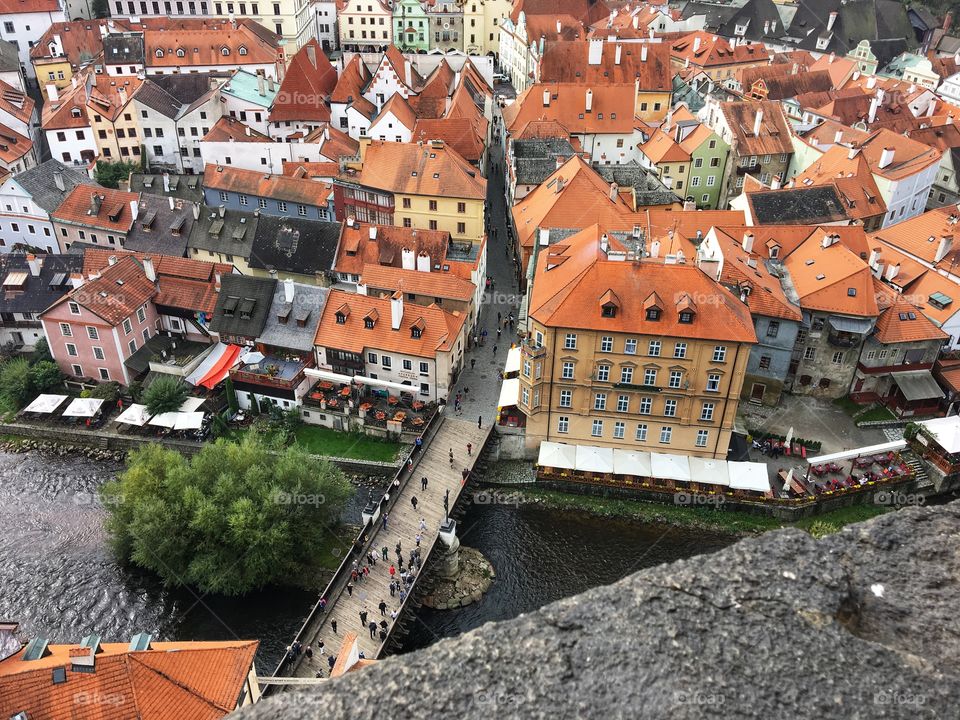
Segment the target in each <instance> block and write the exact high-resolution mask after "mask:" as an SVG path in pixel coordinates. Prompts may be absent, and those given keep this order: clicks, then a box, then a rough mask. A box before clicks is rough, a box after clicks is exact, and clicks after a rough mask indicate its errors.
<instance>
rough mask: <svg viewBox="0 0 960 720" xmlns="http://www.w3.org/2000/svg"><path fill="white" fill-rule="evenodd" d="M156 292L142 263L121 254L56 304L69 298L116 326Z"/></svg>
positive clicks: (130, 256)
mask: <svg viewBox="0 0 960 720" xmlns="http://www.w3.org/2000/svg"><path fill="white" fill-rule="evenodd" d="M156 294H157V287H156V285H155V284H154V283H152V282H150V281H149V280H147V276H146V275H145V274H144V272H143V266H142V265H141V264H140V263H139V262H138V261H137V259H136V258H134V257H133V256H132V255H125V256H123V257H120V258H119V259H118V260H117V262H116V263H115V264H113V265H108V266H107V267H105V268H103V270H102V271H101V273H100V277H98V278H94V279H92V280H88V281H87V282H85V283H84V284H83V285H82V286H81V287H79V288H76V289H75V290H71V291H70V292H69V293H68V294H67V295H65V296H63V297H62V298H61V299H60V300H58V301H57V303H56V304H61V303H63V302H64V301H66V300H71V301H73V302H75V303H77V304H78V305H80V306H81V307H84V308H86V309H87V310H89V311H90V312H92V313H93V314H94V315H96V316H98V317H100V318H102V319H103V320H104V321H105V322H107V323H109V324H110V325H119V324H120V323H121V322H122V321H123V320H125V319H126V318H128V317H130V315H132V314H133V312H134V311H135V310H136V309H137V308H138V307H140V306H141V305H143V304H144V303H145V302H147V301H148V300H150V299H151V298H153V297H154V296H155V295H156Z"/></svg>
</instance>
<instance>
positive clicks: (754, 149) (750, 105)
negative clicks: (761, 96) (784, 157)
mask: <svg viewBox="0 0 960 720" xmlns="http://www.w3.org/2000/svg"><path fill="white" fill-rule="evenodd" d="M720 110H721V112H722V113H723V114H724V116H725V117H726V120H727V125H729V127H730V130H731V131H733V133H734V135H735V136H736V139H737V140H738V143H739V144H738V147H737V153H738V154H739V155H740V156H741V157H742V156H744V155H777V154H781V153H785V154H791V153H793V144H792V142H791V141H790V135H791V133H790V127H789V124H788V123H787V117H786V115H784V114H783V108H782V107H781V105H780V103H779V102H775V101H773V100H762V101H758V102H725V103H720ZM760 113H762V114H761V115H760V133H759V134H754V132H753V129H754V126H755V125H756V119H757V115H758V114H760Z"/></svg>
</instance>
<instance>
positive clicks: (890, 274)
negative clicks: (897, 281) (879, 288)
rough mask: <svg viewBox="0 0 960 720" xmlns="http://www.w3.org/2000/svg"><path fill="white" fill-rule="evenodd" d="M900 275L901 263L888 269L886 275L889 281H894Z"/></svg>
mask: <svg viewBox="0 0 960 720" xmlns="http://www.w3.org/2000/svg"><path fill="white" fill-rule="evenodd" d="M899 274H900V263H897V264H896V265H890V266H889V267H888V268H887V273H886V276H887V280H893V279H894V278H895V277H896V276H897V275H899Z"/></svg>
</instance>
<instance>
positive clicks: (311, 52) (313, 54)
mask: <svg viewBox="0 0 960 720" xmlns="http://www.w3.org/2000/svg"><path fill="white" fill-rule="evenodd" d="M307 60H309V61H310V64H311V65H313V67H314V69H316V67H317V46H316V45H314V44H313V43H307Z"/></svg>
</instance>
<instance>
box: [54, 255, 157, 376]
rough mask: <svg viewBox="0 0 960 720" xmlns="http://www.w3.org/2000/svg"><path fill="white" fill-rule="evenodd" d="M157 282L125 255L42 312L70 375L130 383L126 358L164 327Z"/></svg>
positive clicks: (56, 354)
mask: <svg viewBox="0 0 960 720" xmlns="http://www.w3.org/2000/svg"><path fill="white" fill-rule="evenodd" d="M156 294H157V287H156V284H155V282H153V281H151V280H150V279H148V278H147V275H146V273H145V272H144V267H143V266H142V265H141V264H140V263H139V262H138V261H137V260H136V258H134V257H132V256H125V257H123V258H121V259H119V260H117V261H116V263H114V264H113V265H110V266H108V267H107V268H105V269H104V270H103V272H102V273H101V274H100V276H99V277H96V278H94V279H91V280H89V281H87V282H85V283H83V285H81V286H80V287H78V288H75V289H74V290H73V291H71V292H70V293H68V294H67V295H65V296H64V297H62V298H61V299H60V300H59V301H57V302H56V303H55V304H54V305H53V306H51V307H50V308H48V309H47V310H46V312H44V313H43V315H42V316H41V322H42V324H43V331H44V333H45V334H46V336H47V342H48V343H49V345H50V352H51V354H52V355H53V357H54V359H55V360H56V361H57V364H58V365H59V366H60V369H61V370H62V371H63V372H64V373H66V374H67V375H72V376H75V377H82V378H93V379H95V380H98V381H99V380H103V381H107V380H116V381H118V382H120V383H122V384H124V385H126V384H128V383H129V382H130V377H129V376H128V371H127V368H126V366H125V365H124V360H126V359H127V358H128V357H130V356H131V355H133V354H134V353H135V352H136V351H137V349H138V348H140V347H141V345H142V344H143V343H144V342H145V341H146V340H147V339H149V338H150V337H152V336H153V335H154V334H155V333H156V332H157V329H158V327H159V318H158V316H157V312H156V309H155V307H154V304H153V302H152V300H153V297H154V296H155V295H156Z"/></svg>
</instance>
